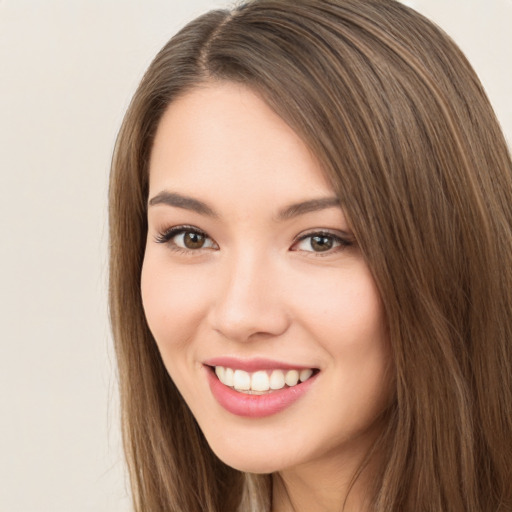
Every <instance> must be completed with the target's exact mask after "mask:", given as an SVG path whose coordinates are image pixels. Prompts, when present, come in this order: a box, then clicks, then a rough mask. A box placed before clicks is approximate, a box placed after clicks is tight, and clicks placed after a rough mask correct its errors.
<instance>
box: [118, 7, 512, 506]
mask: <svg viewBox="0 0 512 512" xmlns="http://www.w3.org/2000/svg"><path fill="white" fill-rule="evenodd" d="M218 80H228V81H236V82H240V83H243V84H246V85H247V86H249V87H251V88H253V90H255V91H257V92H258V93H259V94H261V95H262V96H263V97H264V98H265V100H266V101H267V102H268V104H269V105H270V106H271V107H272V108H273V109H274V110H275V111H276V112H277V113H278V114H279V115H280V116H281V117H282V118H283V119H284V120H285V121H286V122H287V123H288V124H289V125H290V126H291V127H292V128H293V129H294V130H295V131H296V132H297V133H298V134H299V135H300V136H301V137H302V139H303V140H304V142H305V143H306V144H307V145H308V146H309V148H310V149H311V151H312V152H313V153H314V154H315V155H316V157H317V158H318V160H319V161H320V163H321V164H322V166H323V168H324V169H325V172H326V174H327V176H328V177H329V178H330V179H331V181H332V184H333V187H334V188H335V190H336V192H337V194H338V196H339V198H340V201H341V203H342V204H343V207H344V210H345V212H346V213H347V215H348V217H349V218H350V220H351V223H352V226H353V228H354V231H355V233H356V234H357V238H358V242H359V245H360V247H361V249H362V251H363V254H364V255H365V258H366V261H367V264H368V266H369V268H370V269H371V271H372V273H373V276H374V279H375V281H376V283H377V286H378V289H379V291H380V294H381V297H382V302H383V304H384V308H385V314H386V318H387V324H388V329H389V335H390V340H391V343H392V347H393V353H394V361H395V367H396V398H395V400H394V403H393V405H392V408H391V409H390V411H388V415H387V417H388V419H387V426H386V428H385V431H384V433H383V434H382V436H381V438H380V439H379V440H378V447H379V449H380V450H381V452H383V453H384V457H383V460H384V461H385V464H384V466H383V467H382V468H381V469H380V471H379V472H378V474H377V476H376V479H375V486H374V489H371V492H372V493H373V510H375V511H379V512H389V511H392V510H393V511H394V510H407V511H444V512H452V511H453V512H456V511H457V512H462V511H465V512H471V511H474V512H477V511H486V512H487V511H493V512H497V511H500V512H504V511H511V510H512V164H511V160H510V155H509V153H508V150H507V146H506V143H505V141H504V138H503V135H502V133H501V131H500V128H499V126H498V123H497V121H496V118H495V115H494V113H493V110H492V108H491V106H490V104H489V102H488V100H487V98H486V95H485V93H484V91H483V89H482V86H481V85H480V83H479V81H478V79H477V77H476V75H475V73H474V71H473V70H472V69H471V67H470V65H469V64H468V62H467V60H466V59H465V58H464V56H463V55H462V54H461V52H460V51H459V49H458V48H457V47H456V46H455V44H454V43H453V42H452V41H451V40H450V39H449V38H448V37H447V36H446V35H445V34H444V33H443V32H442V31H440V30H439V29H438V28H437V27H435V26H434V25H433V24H432V23H430V22H429V21H428V20H426V19H425V18H423V17H422V16H420V15H418V14H417V13H415V12H414V11H412V10H411V9H409V8H407V7H404V6H403V5H401V4H399V3H397V2H395V1H393V0H365V1H361V0H294V1H291V0H290V1H287V0H255V1H249V2H246V3H243V4H242V5H240V6H238V7H237V8H235V9H234V10H232V11H212V12H210V13H208V14H206V15H204V16H202V17H200V18H198V19H196V20H195V21H193V22H192V23H190V24H189V25H187V26H186V27H185V28H184V29H183V30H182V31H181V32H179V33H178V34H177V35H176V36H175V37H173V38H172V39H171V40H170V41H169V43H167V44H166V46H165V47H164V48H163V49H162V50H161V51H160V53H159V54H158V55H157V56H156V58H155V59H154V61H153V62H152V64H151V65H150V67H149V69H148V71H147V73H146V75H145V76H144V78H143V80H142V82H141V84H140V86H139V88H138V90H137V92H136V94H135V96H134V98H133V100H132V103H131V105H130V108H129V110H128V112H127V114H126V117H125V119H124V122H123V125H122V128H121V131H120V133H119V137H118V141H117V145H116V149H115V153H114V157H113V163H112V173H111V182H110V251H111V252H110V313H111V319H112V327H113V333H114V340H115V347H116V352H117V358H118V364H119V384H120V393H121V407H122V425H123V435H124V446H125V453H126V458H127V461H128V467H129V470H130V477H131V485H132V491H133V500H134V504H135V509H136V510H137V512H149V511H151V512H160V511H161V512H163V511H166V512H178V511H180V512H204V511H207V512H221V511H222V512H226V511H234V510H237V509H238V510H240V511H242V512H246V511H254V512H263V511H268V510H269V508H270V492H271V481H270V477H268V476H255V475H244V474H242V473H240V472H238V471H236V470H234V469H232V468H229V467H227V466H226V465H225V464H223V463H222V462H221V461H219V460H218V459H217V458H216V457H215V455H214V454H213V453H212V451H211V450H210V448H209V447H208V445H207V443H206V441H205V439H204V437H203V435H202V433H201V431H200V430H199V428H198V426H197V424H196V422H195V420H194V418H193V417H192V415H191V413H190V411H189V409H188V408H187V406H186V404H185V403H184V401H183V399H182V398H181V396H180V395H179V393H178V391H177V390H176V388H175V386H174V384H173V382H172V380H171V379H170V377H169V376H168V374H167V372H166V370H165V368H164V365H163V364H162V361H161V359H160V356H159V353H158V350H157V347H156V344H155V342H154V340H153V338H152V335H151V333H150V331H149V329H148V327H147V324H146V321H145V317H144V312H143V308H142V303H141V297H140V274H141V265H142V260H143V256H144V247H145V240H146V231H147V225H146V202H147V193H148V161H149V158H150V153H151V147H152V140H153V137H154V134H155V131H156V129H157V126H158V123H159V120H160V118H161V116H162V114H163V112H164V111H165V109H166V107H167V106H168V105H169V104H170V103H171V102H172V101H173V100H174V99H175V98H176V97H177V96H178V95H180V94H183V93H184V92H186V91H189V90H190V89H192V88H194V87H196V86H197V85H198V84H201V83H204V82H206V81H218ZM341 505H342V504H340V509H341Z"/></svg>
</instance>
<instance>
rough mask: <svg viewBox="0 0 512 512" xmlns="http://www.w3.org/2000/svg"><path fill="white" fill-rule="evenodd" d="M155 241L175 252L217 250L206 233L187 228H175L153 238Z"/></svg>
mask: <svg viewBox="0 0 512 512" xmlns="http://www.w3.org/2000/svg"><path fill="white" fill-rule="evenodd" d="M155 240H156V241H157V242H158V243H161V244H167V245H169V246H170V247H171V249H176V250H185V251H198V250H200V249H218V248H219V247H218V245H217V244H216V243H215V242H214V241H213V240H212V239H211V238H210V237H209V236H208V235H207V234H206V233H204V232H203V231H200V230H199V229H195V228H193V227H188V226H175V227H173V228H171V229H169V230H167V231H165V232H164V233H161V234H160V235H159V236H157V237H155Z"/></svg>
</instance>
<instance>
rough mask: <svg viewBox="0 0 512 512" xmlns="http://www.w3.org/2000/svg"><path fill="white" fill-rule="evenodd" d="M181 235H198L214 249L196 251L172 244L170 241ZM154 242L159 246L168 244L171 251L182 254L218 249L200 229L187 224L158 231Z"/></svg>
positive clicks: (215, 243)
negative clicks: (208, 241)
mask: <svg viewBox="0 0 512 512" xmlns="http://www.w3.org/2000/svg"><path fill="white" fill-rule="evenodd" d="M182 233H196V234H198V235H202V236H204V237H205V238H206V239H208V240H211V241H212V242H213V244H214V246H215V247H201V248H198V249H187V248H184V247H180V246H178V245H177V244H175V243H172V239H173V238H174V237H176V236H177V235H180V234H182ZM154 239H155V242H156V243H159V244H168V245H169V246H170V247H171V248H172V249H173V250H176V251H183V252H199V251H201V250H202V249H203V250H204V249H208V250H211V249H218V244H217V242H215V240H214V239H213V238H212V237H211V236H210V235H208V233H206V232H205V231H203V230H202V229H199V228H197V227H196V226H191V225H188V224H180V225H178V226H172V227H170V228H167V229H162V230H159V232H158V233H157V234H156V235H155V237H154Z"/></svg>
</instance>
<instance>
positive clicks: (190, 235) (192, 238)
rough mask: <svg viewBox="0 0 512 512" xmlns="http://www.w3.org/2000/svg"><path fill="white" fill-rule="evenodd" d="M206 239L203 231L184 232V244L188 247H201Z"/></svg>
mask: <svg viewBox="0 0 512 512" xmlns="http://www.w3.org/2000/svg"><path fill="white" fill-rule="evenodd" d="M205 241H206V237H205V236H204V235H203V234H202V233H195V232H194V231H186V232H185V233H183V245H184V246H185V247H186V248H187V249H201V248H202V247H203V246H204V244H205Z"/></svg>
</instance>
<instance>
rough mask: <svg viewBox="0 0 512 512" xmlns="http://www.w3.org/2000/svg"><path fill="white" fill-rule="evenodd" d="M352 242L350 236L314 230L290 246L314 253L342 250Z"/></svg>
mask: <svg viewBox="0 0 512 512" xmlns="http://www.w3.org/2000/svg"><path fill="white" fill-rule="evenodd" d="M353 244H354V242H353V240H352V239H351V237H350V236H349V235H348V234H346V236H345V237H342V236H339V235H335V234H334V233H329V232H315V233H309V234H307V235H303V236H301V237H300V238H299V240H298V241H297V242H296V243H294V244H293V246H292V247H291V250H292V251H306V252H314V253H328V252H336V251H338V250H342V249H344V248H345V247H349V246H352V245H353Z"/></svg>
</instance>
